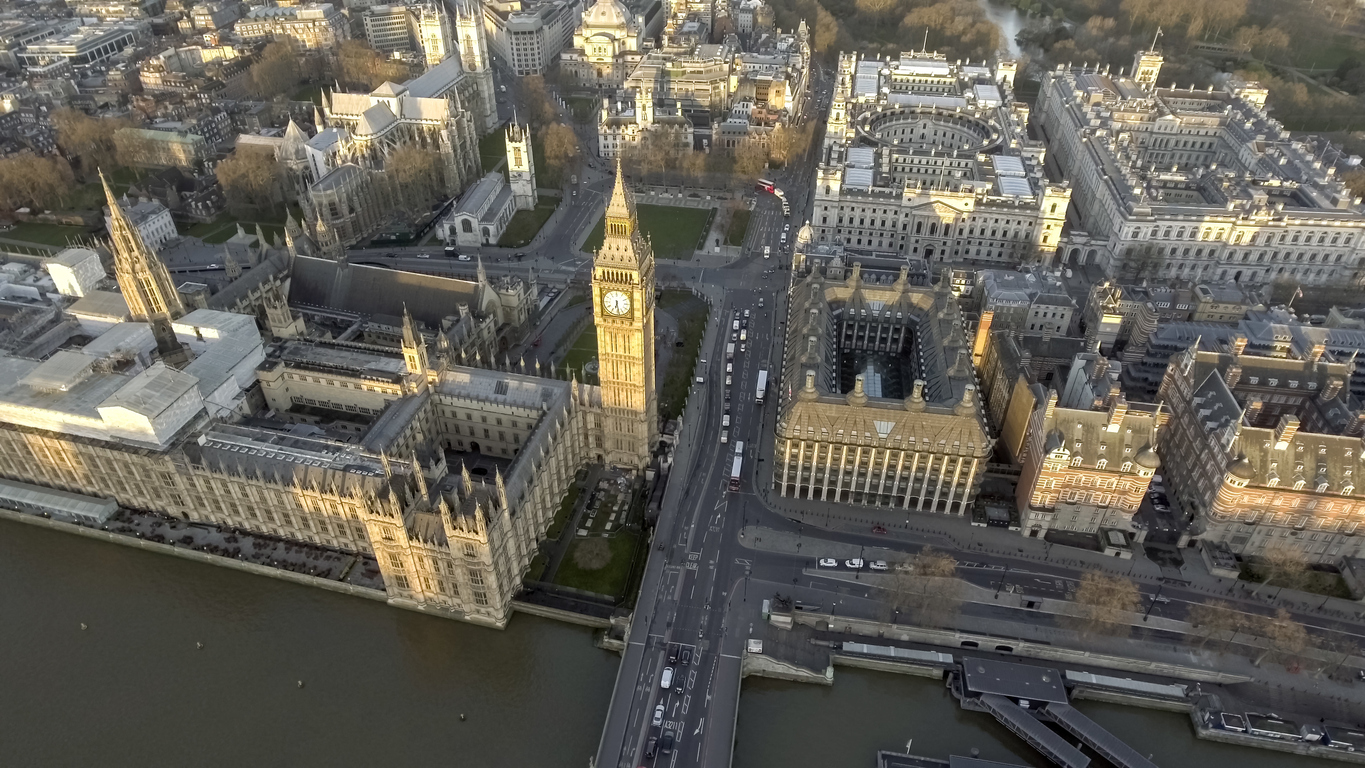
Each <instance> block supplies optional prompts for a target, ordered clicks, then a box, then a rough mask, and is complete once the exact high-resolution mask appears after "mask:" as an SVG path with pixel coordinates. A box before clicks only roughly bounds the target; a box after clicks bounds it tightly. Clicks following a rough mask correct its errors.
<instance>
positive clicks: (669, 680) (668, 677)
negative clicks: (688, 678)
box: [659, 667, 673, 691]
mask: <svg viewBox="0 0 1365 768" xmlns="http://www.w3.org/2000/svg"><path fill="white" fill-rule="evenodd" d="M659 687H660V688H663V689H664V690H665V691H666V690H668V689H669V688H672V687H673V668H672V667H664V674H663V676H662V677H661V678H660V679H659Z"/></svg>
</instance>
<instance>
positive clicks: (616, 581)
mask: <svg viewBox="0 0 1365 768" xmlns="http://www.w3.org/2000/svg"><path fill="white" fill-rule="evenodd" d="M596 538H599V539H600V540H603V541H606V542H607V546H608V547H609V548H610V551H611V560H610V561H608V562H607V564H606V565H605V566H603V567H601V568H596V569H587V568H583V567H581V566H580V565H579V564H578V562H577V561H576V560H575V559H574V554H575V550H577V549H578V548H579V547H582V546H585V545H587V542H589V541H592V540H593V538H588V537H579V538H578V539H577V540H575V541H574V543H573V544H572V545H570V547H569V551H568V553H566V554H565V556H564V560H563V561H562V562H560V564H559V568H558V570H557V571H556V573H555V583H556V584H560V585H563V586H566V587H573V588H574V589H583V590H587V591H588V592H596V593H598V594H600V595H611V596H613V597H619V596H620V595H621V594H622V593H623V592H625V591H626V588H627V586H629V584H628V581H629V579H630V571H631V565H632V564H633V562H634V559H635V549H636V547H637V546H638V545H639V541H640V534H639V533H637V532H635V531H630V530H622V531H618V532H617V533H615V534H612V535H611V536H605V537H596Z"/></svg>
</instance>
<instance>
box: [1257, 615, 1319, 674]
mask: <svg viewBox="0 0 1365 768" xmlns="http://www.w3.org/2000/svg"><path fill="white" fill-rule="evenodd" d="M1259 618H1260V621H1259V627H1258V630H1259V634H1260V635H1261V637H1264V638H1265V640H1266V649H1265V652H1263V653H1262V654H1261V655H1260V657H1259V658H1257V659H1256V664H1258V665H1259V664H1260V663H1261V662H1262V661H1265V660H1266V658H1267V657H1270V656H1274V657H1275V658H1276V660H1277V661H1279V662H1280V663H1281V664H1283V665H1284V666H1286V667H1287V666H1289V665H1290V664H1293V663H1294V662H1295V660H1296V659H1297V658H1298V656H1299V654H1301V653H1303V651H1304V649H1306V648H1307V647H1308V646H1309V644H1310V643H1311V639H1310V638H1309V637H1308V630H1306V629H1304V627H1303V625H1302V624H1300V623H1298V622H1297V621H1295V620H1294V617H1293V616H1292V615H1290V613H1289V611H1286V610H1285V609H1283V608H1281V609H1279V610H1278V611H1276V612H1275V615H1274V616H1261V617H1259Z"/></svg>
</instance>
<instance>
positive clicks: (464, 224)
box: [460, 219, 474, 232]
mask: <svg viewBox="0 0 1365 768" xmlns="http://www.w3.org/2000/svg"><path fill="white" fill-rule="evenodd" d="M460 227H461V229H463V230H464V231H465V232H473V231H474V224H473V222H471V221H470V220H469V219H461V220H460Z"/></svg>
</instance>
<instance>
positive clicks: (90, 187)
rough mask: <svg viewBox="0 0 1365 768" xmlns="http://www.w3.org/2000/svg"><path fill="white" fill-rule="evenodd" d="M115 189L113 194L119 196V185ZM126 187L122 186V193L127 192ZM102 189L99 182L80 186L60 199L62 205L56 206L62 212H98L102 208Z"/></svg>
mask: <svg viewBox="0 0 1365 768" xmlns="http://www.w3.org/2000/svg"><path fill="white" fill-rule="evenodd" d="M113 186H114V187H115V189H114V194H116V195H117V194H119V193H120V190H119V189H118V187H119V185H117V184H116V185H113ZM127 189H128V187H127V185H123V190H122V191H127ZM104 203H105V200H104V187H102V186H100V183H99V182H95V183H93V184H81V185H79V186H77V187H76V188H75V189H73V190H71V191H70V192H69V193H67V195H66V196H65V197H63V198H62V204H61V205H59V206H57V207H58V208H59V209H61V210H64V211H98V210H102V209H103V208H104Z"/></svg>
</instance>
